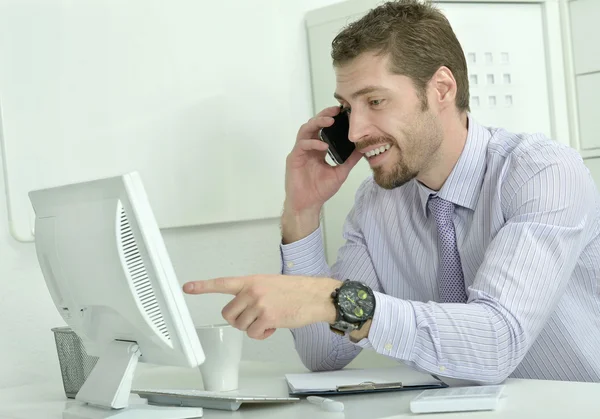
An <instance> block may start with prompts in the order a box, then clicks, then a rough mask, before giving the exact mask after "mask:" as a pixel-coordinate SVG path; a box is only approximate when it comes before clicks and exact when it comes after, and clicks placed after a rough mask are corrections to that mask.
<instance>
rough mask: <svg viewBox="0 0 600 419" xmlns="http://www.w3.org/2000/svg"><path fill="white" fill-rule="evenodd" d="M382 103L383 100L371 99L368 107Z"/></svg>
mask: <svg viewBox="0 0 600 419" xmlns="http://www.w3.org/2000/svg"><path fill="white" fill-rule="evenodd" d="M382 103H383V99H373V100H370V101H369V105H371V106H379V105H381V104H382Z"/></svg>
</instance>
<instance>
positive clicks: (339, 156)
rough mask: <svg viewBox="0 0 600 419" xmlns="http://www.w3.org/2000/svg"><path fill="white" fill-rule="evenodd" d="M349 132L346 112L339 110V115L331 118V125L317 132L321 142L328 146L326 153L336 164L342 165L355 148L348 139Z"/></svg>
mask: <svg viewBox="0 0 600 419" xmlns="http://www.w3.org/2000/svg"><path fill="white" fill-rule="evenodd" d="M349 130H350V120H349V118H348V111H344V110H340V113H338V114H337V115H336V116H334V117H333V125H331V126H329V127H325V128H322V129H321V131H320V132H319V138H320V139H321V141H323V142H326V143H327V144H329V148H328V149H327V153H328V154H329V157H331V159H332V160H333V161H334V162H335V163H336V164H342V163H344V162H345V161H346V160H347V159H348V157H350V155H351V154H352V152H353V151H354V149H355V148H356V147H355V146H354V143H353V142H352V141H350V140H349V139H348V131H349Z"/></svg>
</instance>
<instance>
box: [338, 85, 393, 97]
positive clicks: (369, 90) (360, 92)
mask: <svg viewBox="0 0 600 419" xmlns="http://www.w3.org/2000/svg"><path fill="white" fill-rule="evenodd" d="M387 90H388V89H386V88H384V87H379V86H366V87H363V88H362V89H360V90H358V91H356V92H354V93H352V96H351V98H352V99H356V98H357V97H359V96H363V95H368V94H369V93H373V92H376V91H387ZM333 97H334V98H336V99H337V100H345V99H344V98H343V97H341V96H340V95H338V94H337V93H335V92H334V93H333Z"/></svg>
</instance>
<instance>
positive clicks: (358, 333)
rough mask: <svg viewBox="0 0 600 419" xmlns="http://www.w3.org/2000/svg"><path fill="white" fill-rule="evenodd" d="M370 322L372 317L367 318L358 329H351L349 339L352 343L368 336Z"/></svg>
mask: <svg viewBox="0 0 600 419" xmlns="http://www.w3.org/2000/svg"><path fill="white" fill-rule="evenodd" d="M371 323H373V320H372V319H369V320H367V321H366V322H365V324H363V325H362V327H361V328H360V329H357V330H353V331H352V332H350V340H351V341H352V342H353V343H358V342H360V341H361V340H363V339H365V338H366V337H368V336H369V331H370V330H371Z"/></svg>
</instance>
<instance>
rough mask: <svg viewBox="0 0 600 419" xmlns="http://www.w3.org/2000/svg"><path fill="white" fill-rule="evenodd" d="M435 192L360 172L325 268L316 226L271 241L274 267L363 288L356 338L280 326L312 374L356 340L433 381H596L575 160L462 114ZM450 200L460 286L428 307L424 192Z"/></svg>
mask: <svg viewBox="0 0 600 419" xmlns="http://www.w3.org/2000/svg"><path fill="white" fill-rule="evenodd" d="M468 121H469V127H468V135H467V141H466V144H465V147H464V149H463V152H462V153H461V156H460V158H459V160H458V162H457V164H456V165H455V167H454V169H453V170H452V172H451V174H450V176H449V178H448V179H447V180H446V182H445V183H444V185H443V187H442V188H441V189H440V190H439V191H438V192H435V191H432V190H430V189H428V188H426V187H425V186H424V185H422V184H421V183H419V182H418V181H416V180H412V181H410V182H408V183H406V184H405V185H403V186H401V187H398V188H395V189H393V190H385V189H382V188H380V187H379V186H378V185H377V184H376V183H375V182H374V180H373V179H372V178H371V177H370V178H368V179H366V180H365V181H364V182H363V183H362V185H361V186H360V188H359V189H358V191H357V193H356V199H355V204H354V206H353V208H352V210H351V211H350V213H349V215H348V217H347V219H346V222H345V225H344V233H343V234H344V238H345V240H346V242H345V244H344V245H343V246H342V248H341V249H340V251H339V253H338V258H337V261H336V263H335V264H334V265H333V266H332V267H331V268H330V267H329V266H328V265H327V262H326V260H325V252H324V247H323V242H322V234H321V228H318V229H317V230H316V231H314V232H313V233H312V234H310V235H309V236H307V237H305V238H304V239H302V240H299V241H297V242H294V243H290V244H287V245H281V255H282V272H283V273H284V274H288V275H309V276H323V277H333V278H337V279H341V280H344V279H352V280H357V281H361V282H363V283H365V284H367V285H369V286H370V287H371V288H372V289H373V290H374V292H375V299H376V308H375V313H374V317H373V323H372V325H371V329H370V331H369V334H368V337H367V338H365V339H363V340H361V341H360V342H358V343H353V342H351V341H350V340H349V339H348V338H347V337H344V336H339V335H336V334H334V333H332V332H331V331H330V330H329V325H328V324H325V323H317V324H312V325H309V326H305V327H302V328H298V329H294V330H292V334H293V336H294V341H295V345H296V349H297V351H298V353H299V355H300V357H301V359H302V361H303V362H304V364H305V365H306V367H307V368H309V369H310V370H313V371H318V370H332V369H340V368H343V367H344V366H345V365H347V364H348V363H349V362H350V361H351V360H352V359H353V358H354V357H355V356H356V355H357V354H358V353H359V352H360V351H361V350H362V349H363V348H368V349H372V350H375V351H377V352H378V353H380V354H382V355H386V356H388V357H392V358H395V359H397V360H398V361H402V362H404V363H406V364H408V365H410V366H412V367H414V368H416V369H419V370H422V371H427V372H429V373H433V374H436V375H440V376H445V377H451V378H456V379H464V380H471V381H475V382H479V383H499V382H502V381H503V380H504V379H506V378H507V377H509V376H510V377H517V378H538V379H554V380H576V381H596V382H599V381H600V236H599V233H600V211H599V210H600V200H599V197H598V192H597V190H596V187H595V184H594V181H593V179H592V177H591V175H590V173H589V172H588V170H587V168H586V167H585V165H584V164H583V161H582V159H581V157H580V156H579V154H578V153H577V152H576V151H575V150H573V149H571V148H569V147H567V146H564V145H561V144H558V143H556V142H554V141H551V140H549V139H548V138H546V137H544V136H543V135H541V134H514V133H510V132H507V131H505V130H502V129H495V128H487V127H483V126H481V125H479V124H478V123H477V122H476V121H475V120H474V119H473V118H472V117H471V116H470V115H469V119H468ZM436 194H437V195H438V196H439V197H441V198H443V199H445V200H448V201H451V202H453V203H454V204H455V205H456V211H455V217H454V225H455V229H456V237H457V246H458V250H459V253H460V259H461V263H462V269H463V272H464V281H465V288H466V290H467V294H468V301H467V303H466V304H449V303H439V293H438V279H437V275H438V270H439V259H438V237H437V230H436V224H435V220H434V219H433V217H432V216H431V215H430V214H429V211H428V209H427V200H428V199H429V197H430V196H431V195H436Z"/></svg>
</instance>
